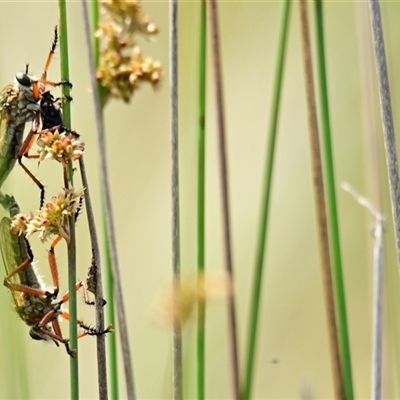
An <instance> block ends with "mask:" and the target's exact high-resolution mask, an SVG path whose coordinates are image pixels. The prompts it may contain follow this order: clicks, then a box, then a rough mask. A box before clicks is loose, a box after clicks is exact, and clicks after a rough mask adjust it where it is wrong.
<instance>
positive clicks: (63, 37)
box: [58, 0, 79, 400]
mask: <svg viewBox="0 0 400 400" xmlns="http://www.w3.org/2000/svg"><path fill="white" fill-rule="evenodd" d="M58 4H59V12H60V27H59V30H60V63H61V79H62V80H66V81H69V60H68V31H67V8H66V1H65V0H59V3H58ZM62 90H63V95H64V96H66V97H67V96H69V95H70V93H69V87H68V85H63V89H62ZM63 123H64V125H65V126H66V127H68V128H69V127H71V108H70V104H69V102H66V104H65V107H64V109H63ZM67 171H68V180H69V183H70V184H71V186H73V177H72V175H73V171H72V165H69V166H68V169H67ZM69 225H70V234H69V236H70V237H69V244H68V289H69V322H70V323H69V340H70V342H69V345H70V348H71V349H74V350H75V351H76V352H75V354H74V357H70V398H71V400H75V399H76V400H77V399H79V368H78V327H77V323H76V321H77V304H76V297H77V296H76V290H75V283H76V242H75V219H74V216H70V218H69Z"/></svg>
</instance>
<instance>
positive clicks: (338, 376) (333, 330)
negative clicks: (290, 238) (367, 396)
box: [299, 0, 346, 399]
mask: <svg viewBox="0 0 400 400" xmlns="http://www.w3.org/2000/svg"><path fill="white" fill-rule="evenodd" d="M299 5H300V27H301V39H302V50H303V63H304V76H305V86H306V96H307V114H308V125H309V135H310V148H311V151H310V153H311V165H312V174H313V189H314V198H315V210H316V217H317V231H318V240H319V251H320V258H321V272H322V282H323V288H324V296H325V310H326V317H327V323H328V334H329V349H330V354H331V366H332V376H333V386H334V393H335V397H336V398H337V399H345V395H346V394H345V390H344V385H343V378H342V373H341V362H340V348H339V343H338V333H337V327H336V309H335V308H336V307H335V297H334V290H333V283H332V266H331V258H330V247H329V234H328V220H327V215H326V204H325V191H324V178H323V172H322V160H321V149H320V143H319V133H318V119H317V108H316V99H315V91H314V79H313V68H312V57H311V40H310V33H309V22H308V14H307V2H306V0H299Z"/></svg>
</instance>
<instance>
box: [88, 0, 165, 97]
mask: <svg viewBox="0 0 400 400" xmlns="http://www.w3.org/2000/svg"><path fill="white" fill-rule="evenodd" d="M101 5H102V22H101V23H100V24H99V30H98V31H97V32H96V37H97V38H99V39H100V43H101V46H100V47H101V49H100V60H99V65H98V69H97V80H98V81H99V82H100V85H101V86H102V87H103V88H105V89H106V92H105V94H106V96H105V101H107V99H108V98H109V97H110V96H112V97H116V98H121V99H123V100H124V101H125V102H129V101H130V99H131V97H132V95H133V94H134V92H135V90H136V89H138V88H139V86H140V83H141V82H149V83H150V84H151V85H152V86H153V88H156V87H157V86H158V83H159V82H160V79H161V76H162V67H161V63H160V62H158V61H154V60H152V59H151V58H148V57H146V58H143V56H142V53H141V51H140V48H139V47H138V45H137V42H136V39H135V34H136V33H142V34H144V35H146V36H149V35H152V34H155V33H157V32H158V28H157V26H156V25H155V24H154V23H153V22H151V21H150V20H149V19H148V18H147V17H145V15H144V12H143V9H142V6H141V5H140V3H139V1H134V0H107V1H102V2H101Z"/></svg>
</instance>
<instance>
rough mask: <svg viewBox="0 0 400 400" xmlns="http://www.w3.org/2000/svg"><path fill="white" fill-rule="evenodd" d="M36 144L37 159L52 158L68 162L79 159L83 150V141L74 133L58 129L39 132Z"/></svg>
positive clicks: (64, 162)
mask: <svg viewBox="0 0 400 400" xmlns="http://www.w3.org/2000/svg"><path fill="white" fill-rule="evenodd" d="M37 144H38V146H39V149H38V153H39V161H43V160H51V159H54V160H57V161H58V162H61V163H63V164H69V163H71V162H72V161H74V160H77V159H79V158H80V157H81V156H82V154H83V152H84V150H85V143H84V142H82V141H80V140H79V139H78V137H77V135H76V134H74V133H72V132H62V133H60V132H59V131H58V130H56V131H54V132H51V131H44V132H43V133H41V134H40V136H39V138H38V140H37Z"/></svg>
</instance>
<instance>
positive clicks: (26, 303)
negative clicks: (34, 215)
mask: <svg viewBox="0 0 400 400" xmlns="http://www.w3.org/2000/svg"><path fill="white" fill-rule="evenodd" d="M0 204H2V205H3V207H4V208H5V209H6V210H8V212H9V214H10V217H11V218H12V217H14V216H15V215H17V214H18V213H19V206H18V204H17V202H16V201H15V199H14V197H12V196H8V195H4V194H3V193H2V192H0ZM10 226H11V219H10V218H8V217H4V218H3V219H2V220H1V222H0V249H1V254H2V257H3V263H4V266H5V269H6V274H7V275H6V276H5V277H4V281H3V282H4V285H5V286H6V287H7V288H8V289H10V291H11V294H12V297H13V301H14V305H15V310H16V311H17V313H18V315H19V316H20V318H21V319H22V320H23V321H24V322H25V323H26V324H27V325H28V326H30V327H31V329H30V331H29V334H30V336H31V338H32V339H35V340H46V341H52V342H53V343H55V344H56V345H57V346H59V343H62V344H64V345H65V348H66V350H67V352H68V354H69V355H73V354H74V350H72V349H70V347H69V339H65V338H64V337H63V336H62V332H61V328H60V324H59V318H64V319H67V320H69V313H68V311H66V310H64V309H63V308H62V305H63V304H64V303H65V302H67V301H68V298H69V294H68V292H67V293H65V294H64V295H63V296H62V297H61V299H60V300H57V297H58V292H59V278H58V271H57V265H56V260H55V256H54V253H51V252H49V265H50V270H51V275H52V279H53V290H52V291H49V290H47V289H45V288H44V285H43V283H42V282H41V280H40V278H39V276H38V275H37V273H36V270H35V267H34V266H33V264H32V262H33V253H32V250H31V248H30V245H29V242H28V240H27V239H26V238H25V237H24V236H23V235H17V234H15V233H13V232H12V231H11V230H10ZM80 288H82V289H83V292H84V299H85V303H86V304H90V305H93V304H94V303H93V302H91V301H89V297H88V292H87V288H86V284H85V283H84V282H83V281H79V282H77V283H76V285H75V289H76V290H79V289H80ZM77 323H78V326H79V327H80V328H81V329H82V331H81V332H80V333H79V335H78V338H80V337H83V336H86V335H91V336H99V335H103V334H106V333H108V332H112V327H111V326H108V327H107V328H106V329H105V330H102V331H98V330H96V329H94V328H91V327H89V326H87V325H86V324H84V323H83V322H82V321H79V320H78V321H77Z"/></svg>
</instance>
